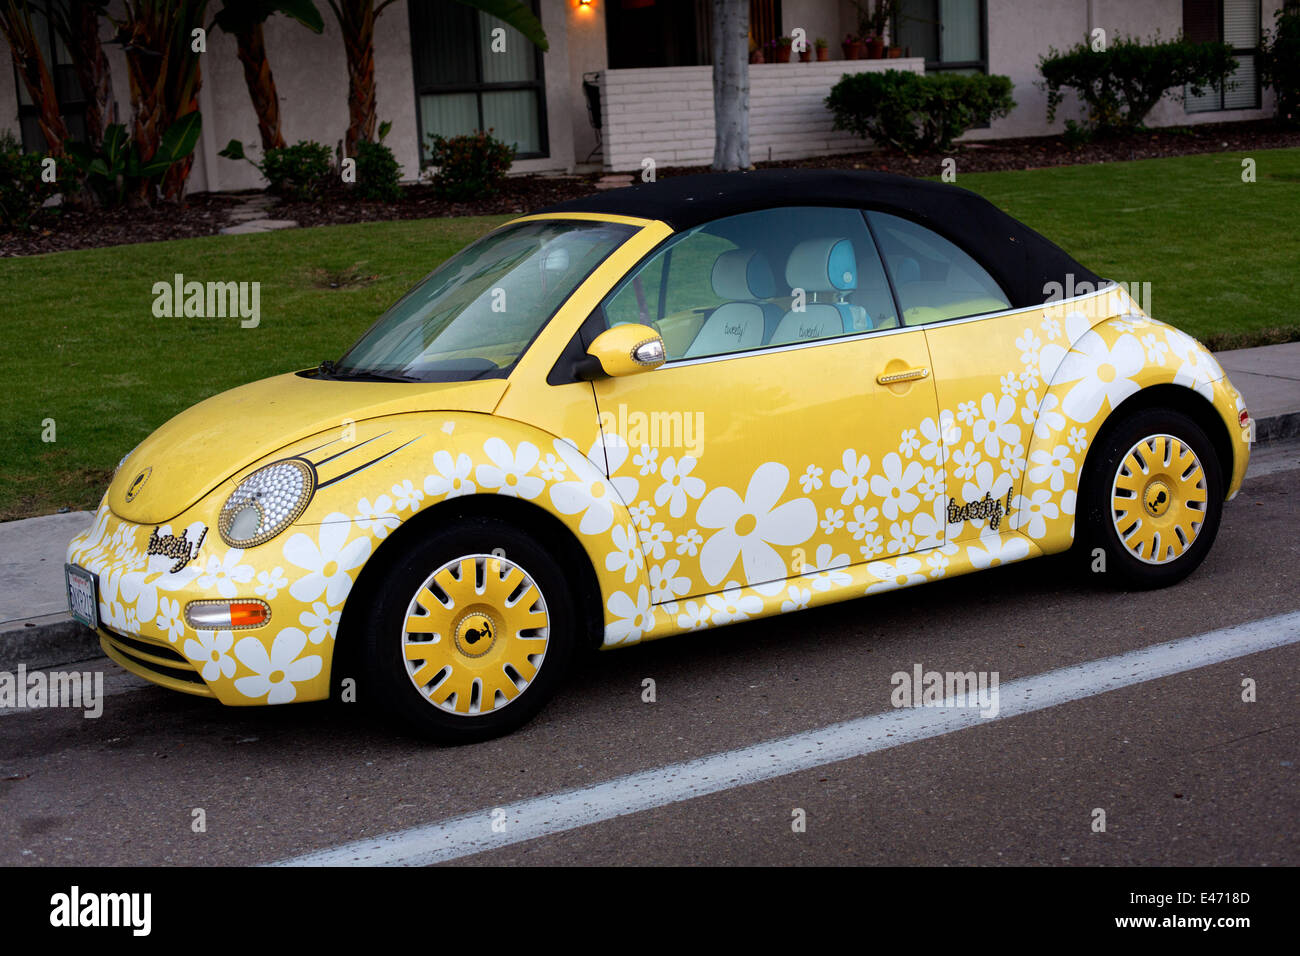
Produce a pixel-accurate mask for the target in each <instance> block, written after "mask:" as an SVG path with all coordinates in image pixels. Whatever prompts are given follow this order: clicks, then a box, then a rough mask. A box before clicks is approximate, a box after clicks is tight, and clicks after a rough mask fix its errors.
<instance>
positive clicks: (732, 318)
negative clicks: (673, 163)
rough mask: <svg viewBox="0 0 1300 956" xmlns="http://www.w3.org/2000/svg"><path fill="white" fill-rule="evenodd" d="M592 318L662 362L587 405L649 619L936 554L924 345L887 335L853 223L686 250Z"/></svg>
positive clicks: (782, 222)
mask: <svg viewBox="0 0 1300 956" xmlns="http://www.w3.org/2000/svg"><path fill="white" fill-rule="evenodd" d="M603 310H604V316H605V320H606V322H607V324H609V325H616V324H620V323H623V322H629V321H633V322H643V323H645V324H649V325H651V326H653V327H656V328H658V329H659V331H660V333H661V335H663V337H664V340H665V344H666V346H667V350H668V357H669V361H668V363H667V364H666V365H664V366H663V367H661V368H659V369H657V370H655V371H652V372H648V373H642V374H638V375H631V376H626V377H619V378H609V379H603V380H600V381H598V382H597V383H596V386H595V392H596V401H597V406H598V410H599V413H600V422H601V428H602V431H603V433H604V438H605V449H606V454H607V458H608V466H609V470H610V474H611V477H614V478H616V479H622V480H617V481H615V483H614V484H615V487H616V488H617V489H618V490H619V492H620V494H623V495H624V497H625V498H626V499H627V504H628V505H629V507H630V508H631V512H632V516H633V521H634V524H635V528H634V529H629V530H628V531H627V536H629V537H630V535H631V534H632V531H633V530H634V531H635V534H636V537H637V538H638V539H639V542H640V545H641V549H642V553H643V556H644V560H645V562H646V564H647V566H648V568H649V572H650V581H651V584H652V586H653V587H654V591H655V593H654V594H653V595H652V600H653V601H654V602H655V603H668V602H671V601H675V600H678V599H680V598H682V597H690V596H696V595H701V594H708V593H712V592H716V591H720V590H724V589H727V588H730V587H734V586H736V585H740V584H747V585H751V586H764V585H770V584H775V585H779V584H780V582H782V581H784V580H785V579H786V578H789V577H791V576H794V575H806V576H808V579H809V583H810V585H811V586H812V587H814V588H818V589H825V588H827V587H830V586H832V585H833V584H836V583H847V580H848V576H847V575H845V574H843V572H842V571H840V570H839V569H842V568H844V567H846V566H848V565H850V564H857V563H860V562H864V561H873V560H879V559H888V558H892V557H895V556H901V555H905V554H909V553H911V552H914V551H917V550H920V549H924V548H928V547H935V546H938V545H942V544H943V543H944V533H945V522H944V520H943V504H944V484H943V445H942V438H941V436H940V434H939V428H938V425H937V420H938V413H937V403H936V398H935V388H934V377H933V375H932V374H930V359H929V353H928V351H927V345H926V341H925V337H924V334H923V332H922V331H921V330H920V329H917V330H908V329H905V328H901V327H900V326H899V322H898V317H897V315H896V314H895V309H894V306H893V300H892V297H891V296H890V294H889V290H888V285H887V283H886V280H885V278H884V273H883V270H882V268H881V265H880V261H879V258H878V256H877V255H876V252H875V247H874V245H873V244H872V240H871V237H870V234H869V232H868V231H867V229H866V227H865V224H864V222H863V220H862V216H861V213H859V212H858V211H856V210H847V209H825V208H818V209H808V208H790V209H777V210H766V211H763V212H757V213H748V214H745V215H741V216H734V217H729V218H727V219H723V220H718V221H716V222H714V223H710V224H707V225H705V226H702V227H698V228H697V229H695V230H691V231H689V232H687V233H683V234H678V235H677V236H674V237H673V238H672V239H670V240H668V242H666V243H665V245H664V247H662V248H661V249H660V250H659V251H658V252H657V253H656V254H655V255H652V256H651V257H650V258H649V259H648V260H647V261H646V262H645V263H644V264H643V265H642V266H640V267H639V268H638V269H637V270H636V271H635V272H634V273H633V274H632V275H631V276H629V278H628V279H626V280H624V282H623V283H622V284H621V285H620V287H619V288H617V289H616V290H615V291H614V292H613V293H612V294H611V295H610V296H609V297H608V298H607V299H606V301H605V303H604V305H603ZM628 573H629V580H631V574H632V569H631V568H629V572H628Z"/></svg>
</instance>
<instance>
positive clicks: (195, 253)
mask: <svg viewBox="0 0 1300 956" xmlns="http://www.w3.org/2000/svg"><path fill="white" fill-rule="evenodd" d="M1242 155H1243V154H1215V155H1200V156H1187V157H1179V158H1174V159H1157V160H1146V161H1141V162H1136V163H1115V164H1106V165H1099V166H1077V167H1056V168H1052V169H1044V170H1034V171H1028V172H1005V173H981V174H972V175H968V176H963V175H961V174H960V165H959V173H958V179H957V183H958V185H961V186H965V187H966V188H968V189H972V190H975V191H976V192H979V193H981V194H983V195H985V196H987V197H988V198H989V199H990V200H992V201H993V202H995V203H997V204H998V205H999V206H1001V207H1002V208H1004V209H1006V210H1007V211H1008V212H1010V213H1011V214H1012V215H1013V216H1016V217H1017V218H1019V219H1021V220H1023V221H1024V222H1025V223H1027V224H1028V225H1030V226H1032V227H1033V228H1035V229H1037V230H1038V231H1040V232H1042V233H1043V234H1044V235H1046V236H1048V237H1049V238H1051V239H1053V240H1054V241H1056V242H1057V243H1059V244H1060V245H1061V246H1063V247H1064V248H1065V249H1066V250H1068V251H1069V252H1070V253H1072V254H1073V255H1074V256H1075V257H1076V258H1077V259H1079V260H1080V261H1081V262H1082V263H1083V264H1085V265H1086V266H1088V267H1089V268H1091V269H1093V270H1094V271H1096V272H1098V273H1100V274H1102V275H1104V276H1106V277H1108V278H1113V279H1117V280H1119V281H1123V282H1139V283H1140V282H1150V283H1151V286H1152V311H1153V313H1154V314H1155V315H1156V317H1158V318H1162V319H1165V320H1167V321H1170V322H1172V323H1173V324H1175V325H1178V326H1179V327H1181V328H1183V329H1185V330H1187V331H1188V332H1191V333H1192V334H1194V335H1196V336H1198V337H1199V338H1201V339H1203V340H1206V341H1207V342H1208V343H1209V344H1210V345H1211V346H1212V347H1213V346H1220V347H1223V346H1230V345H1232V344H1254V342H1255V341H1256V340H1267V339H1268V338H1269V337H1275V338H1277V339H1279V340H1280V339H1285V338H1294V337H1300V335H1297V334H1296V333H1297V331H1298V329H1297V326H1296V324H1295V323H1296V322H1297V320H1296V319H1295V318H1294V317H1293V313H1292V310H1291V288H1292V282H1293V281H1294V280H1293V277H1294V275H1295V271H1296V243H1295V238H1294V237H1295V235H1296V229H1297V227H1296V223H1297V221H1298V220H1300V188H1298V187H1300V150H1294V149H1291V150H1272V151H1267V150H1265V151H1259V152H1257V153H1254V154H1251V155H1253V156H1254V158H1255V159H1256V161H1257V164H1258V166H1257V170H1256V173H1257V179H1258V181H1257V182H1255V183H1251V184H1245V183H1242V181H1241V159H1242ZM506 218H508V217H484V218H472V219H444V220H424V221H406V222H394V223H367V224H362V225H350V226H333V227H327V228H317V229H300V230H288V231H284V232H275V233H266V234H262V235H251V236H214V237H208V238H203V239H187V240H181V241H176V242H162V243H148V244H140V245H133V246H116V247H112V248H106V249H92V250H84V251H76V252H64V253H57V254H54V255H48V256H35V257H28V258H20V259H3V260H0V315H2V316H3V329H4V335H3V337H0V361H2V362H3V367H4V368H5V369H6V370H7V371H8V376H7V379H8V381H7V382H6V385H7V388H6V389H5V392H6V398H5V407H6V415H5V418H6V422H7V425H8V427H6V428H5V429H3V430H2V431H0V461H3V462H4V468H3V469H2V470H0V520H5V519H12V518H20V517H27V516H30V515H36V514H45V513H49V512H52V511H54V510H56V509H58V508H59V507H62V506H65V505H66V506H69V507H73V508H93V507H94V506H95V505H96V504H97V503H98V501H99V498H100V496H101V495H102V494H103V490H104V486H105V484H106V482H107V479H108V476H109V474H110V473H111V471H112V469H113V467H114V465H116V463H117V461H118V459H119V458H121V457H122V455H124V454H125V453H126V452H127V451H129V450H130V449H131V448H132V447H134V445H135V444H136V443H137V442H139V441H140V439H142V438H143V437H144V436H145V435H147V434H148V433H149V432H150V431H151V430H152V429H154V428H156V427H157V426H158V425H160V424H162V422H164V421H166V420H167V419H168V418H169V417H171V416H172V415H174V414H176V413H177V412H179V411H181V410H182V409H184V408H186V407H188V406H189V405H192V404H194V403H195V402H197V401H199V400H201V399H203V398H206V397H207V396H209V395H212V394H214V393H216V392H219V391H222V390H224V389H227V388H230V387H232V386H235V385H239V384H241V383H243V382H248V381H252V380H254V379H258V378H263V377H266V376H268V375H274V374H277V373H279V372H284V371H289V370H292V369H296V368H302V367H304V366H309V365H314V364H316V363H317V362H319V361H320V360H321V359H324V358H337V357H338V356H339V355H340V354H341V353H342V352H343V350H344V349H345V348H346V346H347V345H348V344H349V343H351V342H352V341H353V340H354V339H355V338H356V337H357V336H358V335H359V334H360V333H361V332H362V331H363V330H364V329H365V328H366V327H367V326H369V325H370V323H371V322H373V321H374V319H375V318H376V317H377V316H378V315H379V313H380V312H382V311H383V309H384V308H385V307H386V306H387V305H388V304H390V303H391V302H392V301H393V300H395V299H396V298H397V297H398V296H399V295H400V294H401V293H402V292H404V291H405V290H406V289H407V288H408V287H409V286H410V285H412V284H413V283H414V282H415V281H416V280H418V279H419V278H420V277H421V276H423V275H424V274H425V273H427V272H428V271H429V270H430V269H432V268H433V267H434V266H435V265H437V264H438V263H439V262H441V261H442V260H443V259H445V258H446V257H447V256H449V255H451V254H452V253H453V252H454V251H456V250H457V249H459V248H460V247H461V246H463V245H464V244H465V243H467V242H469V241H470V240H472V239H474V238H476V237H477V236H479V235H481V234H482V233H484V232H486V231H487V230H488V229H490V228H492V227H493V226H495V225H497V224H498V223H500V222H503V221H505V219H506ZM177 272H179V273H182V274H184V275H185V277H186V278H187V279H196V280H199V281H217V280H221V281H227V280H236V281H260V282H261V325H260V326H259V327H258V328H257V329H242V328H240V324H239V319H238V318H227V319H192V318H191V319H186V318H173V319H159V318H155V317H154V315H153V313H152V306H153V301H154V296H153V292H152V288H153V284H154V283H155V282H158V281H170V280H171V278H172V276H173V275H174V274H175V273H177ZM1278 327H1282V328H1281V329H1280V330H1278V331H1269V330H1274V329H1278ZM1243 335H1244V336H1249V337H1250V338H1239V339H1237V340H1232V339H1231V338H1230V337H1232V336H1238V337H1240V336H1243ZM46 419H53V420H54V423H55V425H54V427H55V429H56V439H57V440H56V441H54V442H43V441H42V431H43V428H44V422H45V420H46Z"/></svg>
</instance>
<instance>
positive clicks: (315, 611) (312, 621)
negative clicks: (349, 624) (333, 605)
mask: <svg viewBox="0 0 1300 956" xmlns="http://www.w3.org/2000/svg"><path fill="white" fill-rule="evenodd" d="M342 617H343V615H342V614H341V613H339V612H338V611H331V610H330V609H329V608H328V607H327V606H326V605H324V604H322V603H321V602H320V601H317V602H315V603H314V604H312V606H311V610H310V611H303V612H302V613H301V614H299V615H298V623H299V624H301V625H302V626H303V627H305V628H307V629H308V630H307V640H309V641H311V642H312V643H313V644H319V643H321V642H322V641H323V640H325V638H327V637H328V638H330V639H331V640H333V639H334V637H335V636H337V634H338V630H339V621H340V620H341V619H342Z"/></svg>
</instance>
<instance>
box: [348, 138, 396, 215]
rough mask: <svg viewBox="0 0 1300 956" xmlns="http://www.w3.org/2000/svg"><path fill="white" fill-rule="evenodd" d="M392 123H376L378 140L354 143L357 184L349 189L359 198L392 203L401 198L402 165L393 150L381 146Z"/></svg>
mask: <svg viewBox="0 0 1300 956" xmlns="http://www.w3.org/2000/svg"><path fill="white" fill-rule="evenodd" d="M392 127H393V124H392V123H387V122H385V123H381V124H380V125H379V142H377V143H370V142H367V141H365V140H362V141H361V142H359V143H357V155H356V160H357V183H356V186H354V187H353V189H354V190H355V191H356V194H357V195H358V196H360V197H361V198H362V199H378V200H381V201H383V202H393V201H395V200H398V199H401V198H402V185H401V183H402V167H401V164H400V163H398V161H397V157H396V156H394V155H393V151H392V150H391V149H389V148H388V147H387V146H385V145H384V137H385V136H387V135H388V131H389V130H390V129H392Z"/></svg>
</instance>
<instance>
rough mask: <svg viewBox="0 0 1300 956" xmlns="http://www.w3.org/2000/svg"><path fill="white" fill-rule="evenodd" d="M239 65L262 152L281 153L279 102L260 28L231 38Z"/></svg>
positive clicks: (258, 26)
mask: <svg viewBox="0 0 1300 956" xmlns="http://www.w3.org/2000/svg"><path fill="white" fill-rule="evenodd" d="M235 44H236V46H237V48H238V52H239V62H240V63H242V64H244V83H245V84H246V85H247V86H248V96H249V98H250V99H251V100H252V101H253V110H254V111H255V112H256V113H257V131H258V132H259V133H260V134H261V135H262V152H263V153H265V152H266V150H268V149H283V148H284V136H283V134H282V133H281V132H280V100H279V97H278V95H277V94H276V90H275V77H274V76H273V75H272V73H271V63H270V61H269V60H268V59H267V57H266V38H265V36H264V35H263V33H262V24H261V23H255V24H253V25H252V27H251V28H250V29H248V30H241V31H239V32H238V33H236V34H235Z"/></svg>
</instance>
